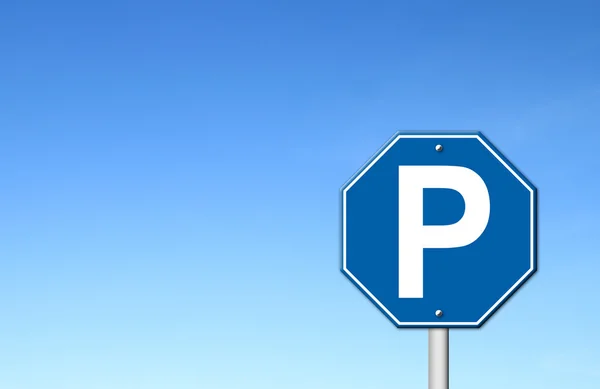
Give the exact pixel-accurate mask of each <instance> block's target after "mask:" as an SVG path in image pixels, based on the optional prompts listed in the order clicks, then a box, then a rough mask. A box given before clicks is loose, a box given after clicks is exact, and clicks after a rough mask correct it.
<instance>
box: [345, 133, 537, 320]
mask: <svg viewBox="0 0 600 389" xmlns="http://www.w3.org/2000/svg"><path fill="white" fill-rule="evenodd" d="M536 224H537V192H536V189H535V187H534V186H533V185H532V184H531V183H530V182H529V181H527V179H526V178H525V177H523V176H522V175H521V174H520V173H519V172H518V171H517V169H516V168H515V167H514V166H512V165H511V164H510V163H509V162H508V161H507V160H506V159H505V158H504V157H503V156H502V155H501V154H500V152H499V151H498V150H496V149H495V148H494V147H493V146H492V145H491V144H490V142H489V141H488V140H487V139H486V138H485V137H484V136H483V135H482V134H481V133H479V132H474V133H414V132H413V133H398V134H396V135H395V136H394V137H393V138H392V139H391V140H390V141H389V142H388V143H387V144H386V145H384V146H383V148H382V149H381V150H380V151H379V152H378V153H377V154H376V155H375V156H374V157H373V158H372V159H371V160H370V161H369V162H367V164H366V165H365V166H363V168H362V169H361V170H360V171H359V172H357V173H356V175H355V176H353V177H352V178H351V179H350V180H349V181H348V182H347V183H346V185H344V187H343V188H342V272H343V273H344V274H345V275H346V276H347V277H348V278H349V279H350V280H351V281H352V282H353V283H354V284H355V285H356V286H357V287H358V288H359V289H360V290H361V291H362V292H363V293H364V294H365V295H366V296H367V297H368V298H369V299H370V300H371V301H372V302H373V303H374V304H375V305H376V306H377V307H378V308H379V309H380V310H381V311H382V312H383V313H384V314H385V315H386V316H387V317H388V318H389V319H390V320H392V322H393V323H394V324H395V325H396V326H398V327H446V328H451V327H480V326H481V325H482V324H483V323H484V322H485V320H487V319H488V318H489V317H490V316H491V315H492V314H493V313H494V312H495V311H496V310H497V309H498V308H499V307H500V306H501V305H502V304H503V303H504V301H506V300H507V299H508V298H509V297H510V296H511V295H512V294H513V293H514V292H515V291H516V290H517V289H518V288H519V287H520V286H521V285H523V283H524V282H525V281H526V280H527V279H528V278H529V277H530V276H531V275H532V274H533V273H534V272H535V270H536V266H537V265H536V262H537V258H536V257H537V247H536V245H537V231H536V228H537V226H536Z"/></svg>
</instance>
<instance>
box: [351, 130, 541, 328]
mask: <svg viewBox="0 0 600 389" xmlns="http://www.w3.org/2000/svg"><path fill="white" fill-rule="evenodd" d="M402 138H417V139H422V138H454V139H456V138H463V139H464V138H476V139H477V140H479V142H481V144H482V145H483V146H485V148H486V149H487V150H488V151H489V152H490V153H491V154H492V155H493V156H494V157H495V158H496V159H497V160H498V161H500V163H502V165H503V166H504V167H505V168H506V169H507V170H508V171H509V172H510V173H511V174H512V175H513V176H514V177H515V178H516V179H517V180H519V182H520V183H521V184H522V185H523V186H524V187H525V188H526V189H527V190H528V191H529V193H530V202H529V210H530V242H529V246H530V261H529V270H528V271H527V272H526V273H525V274H524V275H523V276H522V277H521V278H519V280H518V281H517V282H516V283H515V284H514V285H513V286H512V287H511V288H510V289H509V290H508V291H507V292H506V293H505V294H504V295H502V297H500V299H498V301H496V303H495V304H494V305H493V306H492V307H491V308H490V309H489V310H488V311H487V312H485V313H484V314H483V316H482V317H481V318H480V319H479V320H478V321H477V322H406V321H405V322H401V321H400V320H398V318H396V317H395V316H394V315H393V314H392V313H391V312H390V311H389V310H388V309H387V308H386V307H385V306H384V305H383V304H382V303H381V302H380V301H379V300H378V299H377V298H376V297H375V296H374V295H373V294H372V293H371V291H369V290H368V289H367V288H366V287H365V286H364V285H363V284H362V283H361V282H360V281H359V280H358V279H357V278H356V277H355V276H354V274H352V272H350V271H349V270H348V268H347V267H346V193H347V192H348V190H349V189H350V188H352V186H353V185H354V184H356V182H357V181H358V180H360V178H361V177H362V176H363V175H364V174H365V173H366V172H367V171H368V170H369V169H370V168H371V167H373V165H374V164H375V163H377V161H379V159H380V158H381V157H382V156H383V155H385V153H387V151H388V150H389V149H390V148H391V147H392V146H394V144H396V142H398V140H400V139H402ZM382 149H383V150H382ZM382 149H380V150H379V151H378V154H376V155H377V156H376V157H375V158H374V159H373V160H372V161H371V162H370V163H368V165H367V164H365V165H367V166H366V167H364V165H363V168H362V169H363V170H362V171H361V172H360V173H359V174H358V175H357V176H356V177H354V178H353V179H352V178H351V179H350V180H349V182H350V183H349V184H348V183H347V186H346V187H345V188H344V189H343V190H342V263H343V270H344V272H345V273H346V274H347V275H348V276H349V277H350V278H351V279H352V280H353V281H354V282H355V283H356V285H358V286H359V287H360V288H361V289H362V290H363V291H364V292H365V293H366V294H367V295H368V296H369V297H370V298H371V299H372V300H373V301H374V302H375V303H376V304H377V305H378V306H379V308H381V309H382V310H383V311H384V312H385V313H386V314H387V315H388V316H389V317H390V318H392V320H393V321H394V322H395V323H396V324H398V326H433V327H443V326H478V325H479V324H481V322H482V321H483V320H485V319H486V318H487V317H488V316H489V315H490V314H491V313H492V312H493V311H494V310H495V309H496V308H497V307H498V305H500V304H502V303H503V302H504V301H505V300H506V299H507V297H508V296H509V295H510V294H511V293H513V292H514V291H515V289H516V288H517V286H519V285H520V284H521V283H522V282H523V280H524V279H525V278H527V277H528V276H529V275H530V274H531V273H532V272H533V270H534V268H535V266H534V260H535V255H534V254H535V253H534V238H535V237H534V234H535V231H534V226H535V220H534V218H535V213H534V201H535V199H534V191H533V189H532V188H531V187H530V186H529V185H528V184H527V183H526V182H525V181H524V180H523V179H522V178H521V177H520V176H519V175H518V174H517V173H515V171H514V170H513V169H512V168H511V167H510V166H509V165H508V164H507V163H506V161H504V160H503V159H502V158H500V156H499V155H498V154H497V153H496V152H495V151H494V149H492V148H491V147H490V145H488V144H487V143H486V142H485V141H484V140H483V139H482V138H481V137H480V136H479V135H478V134H469V135H467V134H463V135H457V134H455V135H443V134H439V135H425V134H423V135H416V134H415V135H408V134H399V135H397V136H396V138H395V139H394V140H393V141H391V142H390V143H389V144H388V145H387V146H386V147H384V148H382Z"/></svg>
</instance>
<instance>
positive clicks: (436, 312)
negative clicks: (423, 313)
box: [435, 309, 444, 317]
mask: <svg viewBox="0 0 600 389" xmlns="http://www.w3.org/2000/svg"><path fill="white" fill-rule="evenodd" d="M443 314H444V312H442V311H440V310H439V309H438V310H437V311H435V315H436V316H437V317H442V315H443Z"/></svg>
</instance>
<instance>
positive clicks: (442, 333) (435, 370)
mask: <svg viewBox="0 0 600 389" xmlns="http://www.w3.org/2000/svg"><path fill="white" fill-rule="evenodd" d="M448 332H449V330H448V328H430V329H429V389H448V386H449V374H448V372H449V356H450V354H449V340H448Z"/></svg>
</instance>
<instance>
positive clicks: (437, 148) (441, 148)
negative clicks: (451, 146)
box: [435, 145, 444, 151]
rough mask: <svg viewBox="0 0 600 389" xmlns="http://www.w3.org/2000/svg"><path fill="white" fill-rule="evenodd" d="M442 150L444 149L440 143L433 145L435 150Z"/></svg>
mask: <svg viewBox="0 0 600 389" xmlns="http://www.w3.org/2000/svg"><path fill="white" fill-rule="evenodd" d="M442 150H444V147H442V145H437V146H435V151H442Z"/></svg>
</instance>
